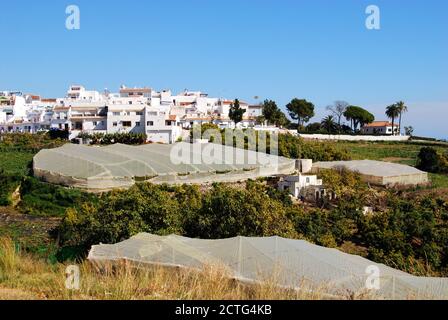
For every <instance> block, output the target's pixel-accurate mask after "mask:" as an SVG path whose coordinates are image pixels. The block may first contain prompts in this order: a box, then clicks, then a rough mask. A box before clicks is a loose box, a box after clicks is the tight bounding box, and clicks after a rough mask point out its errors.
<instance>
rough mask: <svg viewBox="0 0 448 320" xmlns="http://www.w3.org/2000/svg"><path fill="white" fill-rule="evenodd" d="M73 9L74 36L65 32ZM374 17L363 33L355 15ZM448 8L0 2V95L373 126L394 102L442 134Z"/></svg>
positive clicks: (440, 4)
mask: <svg viewBox="0 0 448 320" xmlns="http://www.w3.org/2000/svg"><path fill="white" fill-rule="evenodd" d="M70 4H75V5H78V6H79V8H80V11H81V29H80V30H74V31H69V30H67V29H66V28H65V20H66V17H67V15H66V14H65V9H66V7H67V6H68V5H70ZM370 4H374V5H377V6H378V7H379V8H380V10H381V30H367V29H366V27H365V19H366V17H367V15H366V14H365V9H366V7H367V6H368V5H370ZM447 16H448V2H447V1H444V0H426V1H423V0H420V1H417V0H407V1H401V0H385V1H383V0H381V1H379V0H370V1H363V0H306V1H305V0H275V1H274V0H226V1H223V0H213V1H212V0H183V1H181V0H178V1H175V0H168V1H167V0H164V1H161V0H157V1H155V0H153V1H143V0H127V1H106V0H95V1H84V0H72V1H61V0H58V1H55V0H40V1H29V0H27V1H24V0H15V1H7V2H4V3H2V18H1V19H0V38H1V39H2V42H3V46H2V50H1V51H0V58H1V60H0V61H1V67H2V76H1V77H0V89H1V90H22V91H25V92H32V93H39V94H42V95H44V96H47V97H55V96H62V95H63V94H64V93H65V91H66V90H67V87H68V86H69V85H70V84H72V83H79V84H83V85H85V86H86V87H88V88H91V89H97V90H102V89H104V88H109V89H110V90H112V91H115V90H117V89H118V87H119V86H120V85H121V84H126V85H128V86H140V85H141V86H143V85H147V86H150V87H153V88H154V89H164V88H171V89H172V90H173V91H175V92H177V91H181V90H183V89H185V88H187V89H190V90H203V91H206V92H208V93H209V94H210V95H212V96H223V97H227V98H236V97H238V98H241V99H244V100H248V101H249V102H254V98H253V97H254V96H259V97H260V99H266V98H269V99H273V100H276V101H277V102H278V104H279V106H281V107H284V105H285V104H286V103H287V102H288V101H289V100H291V99H292V98H294V97H298V98H305V99H307V100H310V101H312V102H313V103H314V104H315V105H316V111H317V116H316V118H314V119H313V120H312V121H320V118H321V117H322V116H324V115H326V113H327V112H326V111H325V106H327V105H328V104H330V103H332V102H333V101H334V100H346V101H348V102H350V103H351V104H354V105H359V106H363V107H366V108H368V109H369V110H370V111H372V112H373V113H374V114H375V115H376V117H377V119H378V120H383V119H385V116H384V108H385V107H386V106H387V105H389V104H391V103H393V102H395V101H398V100H404V101H405V102H406V103H407V104H408V105H409V106H410V111H409V113H408V114H407V115H406V117H405V119H404V122H405V123H404V124H405V125H413V126H414V128H415V130H416V134H419V135H429V136H436V137H439V138H448V129H447V127H446V124H445V123H446V119H447V118H448V90H447V89H448V59H447V57H448V36H447V30H448V19H447Z"/></svg>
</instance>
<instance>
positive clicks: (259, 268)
mask: <svg viewBox="0 0 448 320" xmlns="http://www.w3.org/2000/svg"><path fill="white" fill-rule="evenodd" d="M88 259H89V260H90V261H92V262H94V263H97V264H101V263H105V262H117V261H121V260H125V261H130V262H133V263H135V264H136V265H139V266H145V265H155V266H165V267H181V268H191V269H196V270H201V269H202V268H203V267H204V266H209V265H212V266H213V265H217V266H225V268H226V269H227V270H228V273H229V275H230V276H231V277H233V278H235V279H238V280H241V281H245V282H252V283H259V282H263V281H268V280H269V281H272V280H273V279H274V280H275V281H276V284H278V286H279V287H286V288H293V289H303V288H306V290H313V288H314V290H319V292H323V293H324V294H325V295H328V297H338V296H344V295H345V296H346V295H347V294H348V293H353V294H359V293H362V292H368V293H370V294H372V295H374V296H375V297H378V298H384V299H448V279H446V278H427V277H417V276H413V275H410V274H408V273H405V272H402V271H399V270H396V269H393V268H390V267H388V266H385V265H383V264H378V263H375V262H372V261H369V260H367V259H365V258H362V257H360V256H356V255H350V254H347V253H343V252H341V251H339V250H336V249H329V248H324V247H321V246H317V245H314V244H311V243H309V242H307V241H304V240H292V239H284V238H280V237H269V238H245V237H237V238H230V239H222V240H201V239H191V238H185V237H180V236H176V235H170V236H165V237H163V236H156V235H152V234H146V233H142V234H138V235H136V236H134V237H132V238H130V239H129V240H126V241H123V242H120V243H117V244H113V245H107V244H100V245H96V246H93V247H92V249H91V250H90V253H89V256H88Z"/></svg>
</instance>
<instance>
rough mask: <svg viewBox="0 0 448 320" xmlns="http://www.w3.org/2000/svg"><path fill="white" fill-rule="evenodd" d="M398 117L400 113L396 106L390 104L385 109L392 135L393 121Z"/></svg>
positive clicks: (393, 132) (393, 130)
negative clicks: (390, 124)
mask: <svg viewBox="0 0 448 320" xmlns="http://www.w3.org/2000/svg"><path fill="white" fill-rule="evenodd" d="M399 115H400V111H399V110H398V107H397V105H396V104H392V105H390V106H388V107H387V108H386V116H388V117H389V119H392V135H393V136H394V135H395V119H396V118H398V117H399Z"/></svg>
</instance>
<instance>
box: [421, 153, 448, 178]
mask: <svg viewBox="0 0 448 320" xmlns="http://www.w3.org/2000/svg"><path fill="white" fill-rule="evenodd" d="M417 167H418V168H419V169H421V170H423V171H427V172H432V173H448V155H444V154H443V153H442V152H441V151H438V150H436V149H435V148H432V147H424V148H422V149H421V150H420V152H419V154H418V157H417Z"/></svg>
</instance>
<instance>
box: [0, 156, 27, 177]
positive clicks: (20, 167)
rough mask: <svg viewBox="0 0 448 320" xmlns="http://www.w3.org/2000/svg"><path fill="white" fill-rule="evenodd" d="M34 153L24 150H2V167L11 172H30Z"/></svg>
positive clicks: (24, 173)
mask: <svg viewBox="0 0 448 320" xmlns="http://www.w3.org/2000/svg"><path fill="white" fill-rule="evenodd" d="M33 156H34V154H33V153H31V152H23V151H0V169H3V170H5V172H6V173H9V174H17V175H26V174H28V173H29V168H30V165H31V162H32V161H33Z"/></svg>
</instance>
